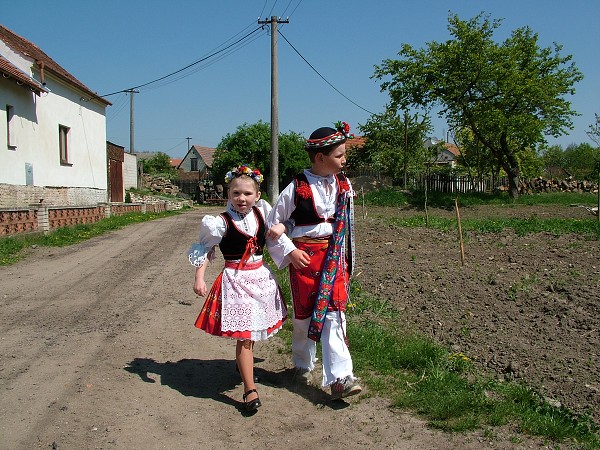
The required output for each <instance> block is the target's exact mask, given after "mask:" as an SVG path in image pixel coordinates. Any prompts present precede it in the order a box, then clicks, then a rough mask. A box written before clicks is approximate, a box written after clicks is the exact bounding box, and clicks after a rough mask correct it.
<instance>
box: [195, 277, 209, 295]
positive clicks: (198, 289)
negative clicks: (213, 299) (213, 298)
mask: <svg viewBox="0 0 600 450" xmlns="http://www.w3.org/2000/svg"><path fill="white" fill-rule="evenodd" d="M194 292H195V293H196V294H198V295H199V296H200V297H205V296H206V283H205V282H204V278H196V281H194Z"/></svg>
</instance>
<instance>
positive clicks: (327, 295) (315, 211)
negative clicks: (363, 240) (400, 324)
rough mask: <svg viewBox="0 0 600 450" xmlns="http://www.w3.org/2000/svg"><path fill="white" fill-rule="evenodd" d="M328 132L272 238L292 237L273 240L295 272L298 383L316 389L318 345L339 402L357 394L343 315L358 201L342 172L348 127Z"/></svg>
mask: <svg viewBox="0 0 600 450" xmlns="http://www.w3.org/2000/svg"><path fill="white" fill-rule="evenodd" d="M335 125H336V128H335V129H334V128H330V127H322V128H319V129H317V130H315V131H314V132H313V133H312V134H311V135H310V138H309V139H307V141H306V145H305V149H306V151H307V152H308V155H309V157H310V161H311V168H310V170H308V169H307V170H304V172H303V173H301V174H298V175H296V177H294V180H293V181H292V182H291V183H290V184H289V185H288V186H287V187H286V188H285V189H284V190H283V191H282V192H281V194H280V196H279V198H278V199H277V202H275V204H274V205H273V209H272V210H271V212H270V213H269V215H268V218H267V227H268V228H269V229H270V231H269V233H273V236H274V237H277V233H276V230H278V229H281V227H282V226H281V225H280V224H284V225H285V226H286V229H287V230H288V232H287V233H286V235H282V236H281V238H280V239H279V240H278V241H271V240H269V241H268V245H269V253H270V254H271V256H272V257H273V260H274V261H275V263H276V264H277V266H278V267H279V268H282V267H285V266H289V271H290V285H291V289H292V300H293V306H294V318H293V336H292V359H293V362H294V365H295V366H296V369H297V377H299V378H300V379H301V380H302V381H303V382H305V383H307V384H310V383H311V379H312V371H313V369H314V367H315V361H316V343H317V342H319V341H321V346H322V350H323V381H322V386H324V387H325V386H331V395H332V397H333V398H342V397H348V396H350V395H355V394H358V393H359V392H360V391H361V390H362V388H361V387H360V386H359V384H358V383H357V380H356V378H355V377H354V374H353V367H352V358H351V357H350V352H349V350H348V345H347V339H346V319H345V311H346V305H347V303H348V290H349V284H350V280H349V278H350V271H351V269H352V256H353V246H352V245H351V243H352V235H351V233H352V231H351V229H352V207H353V203H352V198H353V196H354V192H353V191H352V187H351V185H350V182H349V181H348V179H347V178H346V177H345V176H344V175H343V174H342V173H341V171H342V168H343V166H344V164H345V163H346V145H345V142H346V140H347V139H348V138H349V137H351V135H349V131H350V127H349V126H348V124H347V123H345V122H338V123H336V124H335Z"/></svg>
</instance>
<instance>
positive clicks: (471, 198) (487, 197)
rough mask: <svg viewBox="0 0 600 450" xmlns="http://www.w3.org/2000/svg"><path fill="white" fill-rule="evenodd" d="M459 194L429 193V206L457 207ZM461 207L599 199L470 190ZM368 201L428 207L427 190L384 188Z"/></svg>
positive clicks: (566, 194) (584, 202)
mask: <svg viewBox="0 0 600 450" xmlns="http://www.w3.org/2000/svg"><path fill="white" fill-rule="evenodd" d="M455 199H456V193H450V192H429V193H428V194H427V205H428V206H429V207H431V208H454V201H455ZM458 200H459V205H460V206H461V207H469V206H477V205H505V206H518V205H527V206H531V205H562V206H570V205H585V206H596V204H597V202H598V198H597V196H596V195H595V194H589V193H575V192H553V193H545V194H531V195H521V196H519V198H518V199H516V200H515V199H513V198H511V197H510V196H509V195H508V194H507V193H505V192H499V193H486V192H470V193H460V194H458ZM365 204H367V205H371V206H396V207H398V206H403V205H409V206H412V207H415V208H423V207H424V206H425V193H424V192H417V191H414V192H410V191H405V190H400V189H384V190H381V191H376V192H375V191H374V192H369V193H367V194H365Z"/></svg>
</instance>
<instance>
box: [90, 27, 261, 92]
mask: <svg viewBox="0 0 600 450" xmlns="http://www.w3.org/2000/svg"><path fill="white" fill-rule="evenodd" d="M259 30H262V27H257V28H255V29H254V30H253V31H251V32H249V33H247V34H246V35H245V36H243V37H242V38H240V39H238V40H237V41H235V42H234V43H232V44H230V45H228V46H226V47H224V48H222V49H221V50H218V51H215V52H213V53H211V54H210V55H208V56H205V57H203V58H200V59H199V60H197V61H194V62H193V63H191V64H188V65H187V66H185V67H182V68H181V69H178V70H176V71H174V72H171V73H170V74H168V75H164V76H162V77H160V78H157V79H155V80H152V81H149V82H147V83H143V84H139V85H137V86H134V87H132V88H129V89H121V90H119V91H115V92H111V93H110V94H105V95H101V96H100V97H109V96H111V95H115V94H120V93H121V92H126V91H128V90H132V89H139V88H141V87H145V86H148V85H150V84H153V83H157V82H159V81H162V80H164V79H166V78H169V77H172V76H173V75H177V74H178V73H181V72H183V71H184V70H186V69H189V68H190V67H193V66H195V65H197V64H200V63H201V62H204V61H206V60H207V59H209V58H212V57H213V56H216V55H218V54H220V53H222V52H224V51H225V50H228V49H229V48H231V47H233V46H234V45H237V44H239V43H240V42H242V41H243V40H244V39H247V38H248V37H250V36H252V35H253V34H254V33H256V32H257V31H259Z"/></svg>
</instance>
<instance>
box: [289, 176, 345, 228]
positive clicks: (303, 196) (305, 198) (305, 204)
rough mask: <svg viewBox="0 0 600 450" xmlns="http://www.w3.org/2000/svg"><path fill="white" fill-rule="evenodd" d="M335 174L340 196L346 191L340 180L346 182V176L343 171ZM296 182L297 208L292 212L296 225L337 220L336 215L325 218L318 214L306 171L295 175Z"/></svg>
mask: <svg viewBox="0 0 600 450" xmlns="http://www.w3.org/2000/svg"><path fill="white" fill-rule="evenodd" d="M334 176H335V178H336V180H337V184H338V196H339V195H341V194H343V193H344V192H343V189H342V187H341V184H340V182H345V181H346V176H345V175H344V174H341V173H340V174H338V175H334ZM294 184H295V186H296V189H295V191H294V205H295V206H296V209H294V211H293V212H292V214H291V218H292V219H294V223H295V225H296V226H302V225H316V224H319V223H324V222H329V223H334V222H335V215H334V216H333V217H329V218H328V219H327V220H325V219H324V218H323V217H321V216H319V215H318V214H317V208H316V206H315V201H314V197H313V195H312V189H311V187H310V183H309V182H308V178H306V175H305V174H304V173H301V174H298V175H296V176H295V177H294ZM336 215H337V212H336Z"/></svg>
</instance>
